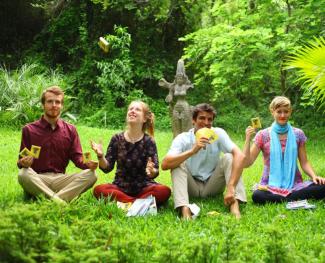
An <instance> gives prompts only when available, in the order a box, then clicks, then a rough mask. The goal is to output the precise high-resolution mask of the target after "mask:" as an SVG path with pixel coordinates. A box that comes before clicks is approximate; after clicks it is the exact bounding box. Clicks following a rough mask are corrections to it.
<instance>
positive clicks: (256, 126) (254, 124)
mask: <svg viewBox="0 0 325 263" xmlns="http://www.w3.org/2000/svg"><path fill="white" fill-rule="evenodd" d="M251 122H252V127H253V128H254V129H261V128H262V124H261V120H260V118H259V117H256V118H252V119H251Z"/></svg>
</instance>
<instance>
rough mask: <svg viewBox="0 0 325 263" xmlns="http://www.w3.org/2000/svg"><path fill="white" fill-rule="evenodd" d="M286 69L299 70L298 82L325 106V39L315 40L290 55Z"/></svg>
mask: <svg viewBox="0 0 325 263" xmlns="http://www.w3.org/2000/svg"><path fill="white" fill-rule="evenodd" d="M285 69H297V70H298V72H297V73H298V76H299V77H298V79H297V81H298V82H302V88H303V89H305V90H309V91H311V93H312V94H313V96H314V97H315V98H316V101H317V102H318V103H320V104H321V106H325V39H324V37H319V38H316V37H315V38H314V39H313V40H311V41H309V42H308V44H306V45H305V46H303V47H301V48H300V49H298V50H297V51H296V53H294V54H292V55H290V56H289V57H288V60H287V61H286V63H285Z"/></svg>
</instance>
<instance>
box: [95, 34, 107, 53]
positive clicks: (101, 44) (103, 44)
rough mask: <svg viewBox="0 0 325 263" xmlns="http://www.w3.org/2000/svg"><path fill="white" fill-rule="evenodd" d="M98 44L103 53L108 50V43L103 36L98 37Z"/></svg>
mask: <svg viewBox="0 0 325 263" xmlns="http://www.w3.org/2000/svg"><path fill="white" fill-rule="evenodd" d="M98 45H99V47H100V48H101V49H102V50H103V51H104V52H105V53H107V52H108V46H109V44H108V42H107V41H106V39H105V38H103V37H100V38H99V42H98Z"/></svg>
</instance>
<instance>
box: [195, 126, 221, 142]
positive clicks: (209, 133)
mask: <svg viewBox="0 0 325 263" xmlns="http://www.w3.org/2000/svg"><path fill="white" fill-rule="evenodd" d="M195 137H196V139H197V140H199V139H200V138H202V137H205V138H207V139H208V140H209V143H213V142H214V141H216V140H217V139H218V135H217V134H216V133H215V132H214V130H212V129H209V128H202V129H199V130H197V131H196V133H195Z"/></svg>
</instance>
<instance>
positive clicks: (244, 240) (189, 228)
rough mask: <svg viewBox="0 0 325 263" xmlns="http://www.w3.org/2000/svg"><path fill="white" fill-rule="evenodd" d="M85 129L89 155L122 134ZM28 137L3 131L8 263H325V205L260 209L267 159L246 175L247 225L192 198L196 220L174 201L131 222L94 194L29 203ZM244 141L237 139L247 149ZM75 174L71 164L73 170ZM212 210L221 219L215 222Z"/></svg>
mask: <svg viewBox="0 0 325 263" xmlns="http://www.w3.org/2000/svg"><path fill="white" fill-rule="evenodd" d="M78 131H79V134H80V138H81V142H82V145H83V148H84V150H85V151H90V145H89V140H90V139H93V140H99V139H103V141H104V145H105V146H104V147H106V146H107V144H108V141H109V139H110V137H111V136H112V135H113V134H114V133H116V132H118V131H113V130H104V129H96V128H88V127H84V126H81V127H78ZM322 132H323V133H324V131H319V133H317V134H321V133H322ZM317 134H313V136H312V137H311V138H309V141H308V144H307V149H308V153H309V159H310V160H311V161H312V163H313V166H314V167H315V170H316V171H317V172H318V173H319V174H323V175H324V170H325V169H324V165H325V162H324V156H325V155H324V153H325V139H324V138H321V136H319V135H317ZM307 135H308V133H307ZM20 136H21V135H20V131H18V130H10V129H3V128H2V129H0V158H1V164H2V165H1V167H2V169H1V172H0V183H1V193H0V206H1V214H0V261H1V262H2V261H3V262H6V261H7V262H40V261H50V262H224V261H231V262H276V259H279V260H278V261H277V262H325V245H324V244H325V230H324V218H325V209H324V202H322V201H318V202H316V201H311V202H312V203H313V204H316V206H317V208H316V209H315V210H312V211H304V210H300V211H288V210H286V209H285V206H284V204H279V205H266V206H256V205H253V204H252V201H251V191H250V189H251V187H252V185H253V184H254V183H256V182H257V181H258V180H259V178H260V176H261V173H262V159H261V157H259V159H258V160H257V161H256V163H255V165H254V166H253V167H251V168H249V169H246V170H245V171H244V175H243V177H244V183H245V186H246V190H247V194H248V199H249V201H248V203H247V204H246V205H243V206H242V219H241V220H239V221H237V220H235V219H234V218H233V217H232V216H230V215H229V213H228V211H227V208H225V207H224V206H223V204H222V202H223V199H222V197H221V196H220V197H217V198H209V199H207V200H201V199H195V200H192V201H193V202H195V203H197V204H198V205H199V206H200V207H201V209H202V210H201V216H200V217H199V218H198V219H196V220H195V221H192V222H184V221H182V220H180V219H179V218H178V217H177V214H176V213H175V212H174V210H173V200H172V199H171V200H169V203H168V205H167V206H165V207H162V208H161V209H160V210H159V213H158V215H157V216H151V217H140V218H126V217H125V215H124V214H123V212H122V211H120V210H119V209H118V208H117V207H116V205H115V204H114V203H105V202H102V201H97V200H96V199H95V198H94V197H93V196H92V192H91V191H90V190H89V191H88V192H86V193H85V194H83V195H82V196H81V197H80V198H79V199H78V200H76V201H75V202H73V203H71V204H69V205H68V206H66V207H60V206H58V205H56V204H54V203H52V202H50V201H48V200H47V199H45V198H41V199H39V200H37V201H26V200H24V197H23V192H22V189H21V187H20V185H19V184H18V182H17V173H18V168H17V167H16V161H17V157H18V151H19V144H20ZM243 137H244V136H243V134H240V135H239V134H237V135H236V134H235V135H233V138H234V141H235V142H236V143H237V144H238V145H239V146H240V147H241V146H242V144H243ZM155 140H156V142H157V145H158V152H159V158H160V160H161V159H162V158H163V156H164V155H165V154H166V152H167V151H168V148H169V146H170V143H171V140H172V134H171V133H170V132H159V131H157V132H156V137H155ZM74 171H77V169H76V168H75V167H73V165H70V166H69V167H68V172H69V173H72V172H74ZM97 173H98V178H99V179H98V182H97V184H98V183H104V182H111V181H112V179H113V177H114V173H113V172H112V173H110V174H109V175H107V174H104V173H102V172H101V171H98V172H97ZM157 181H158V182H161V183H163V184H167V185H169V186H171V179H170V173H169V172H168V171H160V176H159V177H158V179H157ZM211 210H216V211H218V212H219V213H220V214H219V215H218V216H215V217H209V216H207V212H208V211H211Z"/></svg>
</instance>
